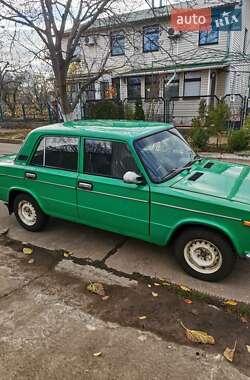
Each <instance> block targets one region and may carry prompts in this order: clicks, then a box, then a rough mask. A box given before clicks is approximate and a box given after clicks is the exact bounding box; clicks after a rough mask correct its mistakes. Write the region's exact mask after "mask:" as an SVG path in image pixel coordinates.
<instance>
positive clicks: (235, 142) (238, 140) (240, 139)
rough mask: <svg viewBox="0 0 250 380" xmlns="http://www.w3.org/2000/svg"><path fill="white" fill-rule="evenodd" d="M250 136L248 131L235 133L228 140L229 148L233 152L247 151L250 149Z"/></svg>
mask: <svg viewBox="0 0 250 380" xmlns="http://www.w3.org/2000/svg"><path fill="white" fill-rule="evenodd" d="M248 142H249V136H248V131H247V130H246V129H241V130H239V131H233V132H232V134H231V136H230V137H229V139H228V146H229V149H230V150H231V151H232V152H237V151H240V150H245V149H247V147H248Z"/></svg>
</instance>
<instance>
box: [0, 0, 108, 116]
mask: <svg viewBox="0 0 250 380" xmlns="http://www.w3.org/2000/svg"><path fill="white" fill-rule="evenodd" d="M114 3H115V2H114V0H87V1H84V0H77V1H72V0H61V1H59V0H55V1H53V2H52V1H51V0H39V1H29V2H28V3H24V2H17V1H15V0H8V1H7V0H0V15H1V16H0V19H2V20H4V21H5V22H6V23H8V24H9V25H13V26H14V27H15V28H19V27H20V26H21V27H22V28H26V29H27V30H29V29H30V30H31V31H32V33H35V34H36V36H37V37H38V39H39V43H38V45H39V46H40V51H44V48H45V49H46V51H47V53H48V58H49V60H50V62H51V65H52V69H53V73H54V77H55V85H56V92H57V95H58V97H59V99H60V104H61V109H62V113H63V117H64V119H65V120H70V119H71V118H72V112H73V110H74V108H75V106H76V104H77V102H78V101H79V96H80V93H81V92H83V91H84V89H85V88H87V87H88V86H89V84H90V83H92V82H93V81H95V80H96V79H98V78H99V77H100V76H101V75H103V73H104V72H105V63H106V60H107V58H108V57H104V58H103V60H102V63H101V66H100V67H99V71H98V73H95V75H94V76H92V77H91V78H89V80H88V81H86V82H85V83H84V84H83V85H82V87H81V88H80V91H79V96H78V98H77V99H75V101H74V103H73V104H71V103H70V102H69V100H68V97H67V76H68V71H69V67H70V64H71V62H72V59H73V58H74V54H75V50H76V49H77V47H78V44H79V41H80V38H81V36H82V35H83V34H84V33H86V32H87V31H88V29H89V28H90V27H91V26H92V25H93V24H94V23H95V22H96V20H97V19H98V18H99V17H100V16H102V17H103V16H105V15H106V16H107V15H108V14H109V12H110V10H111V9H112V6H113V4H114ZM66 32H67V37H68V38H67V44H66V45H63V39H64V36H65V33H66ZM36 54H38V52H36Z"/></svg>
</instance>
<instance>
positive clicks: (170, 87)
mask: <svg viewBox="0 0 250 380" xmlns="http://www.w3.org/2000/svg"><path fill="white" fill-rule="evenodd" d="M171 77H173V75H172V74H171V75H169V76H167V77H166V78H165V80H164V88H163V96H164V98H165V99H171V98H177V97H178V96H179V88H180V82H179V75H178V74H176V75H175V78H174V79H172V80H171V82H170V83H169V81H170V79H171Z"/></svg>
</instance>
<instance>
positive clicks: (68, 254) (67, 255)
mask: <svg viewBox="0 0 250 380" xmlns="http://www.w3.org/2000/svg"><path fill="white" fill-rule="evenodd" d="M72 255H73V253H72V252H63V256H64V257H70V256H72Z"/></svg>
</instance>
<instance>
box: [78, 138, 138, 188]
mask: <svg viewBox="0 0 250 380" xmlns="http://www.w3.org/2000/svg"><path fill="white" fill-rule="evenodd" d="M86 140H94V141H108V142H111V143H113V142H116V143H122V144H125V145H126V146H127V149H128V150H129V152H130V153H131V155H132V157H133V159H134V162H135V164H136V166H137V170H138V174H140V173H141V170H140V169H139V166H138V163H137V162H136V160H135V157H134V155H133V154H132V151H131V147H130V146H129V144H128V142H127V141H123V140H113V139H105V138H93V137H84V138H83V166H82V174H86V175H91V176H96V177H102V178H110V179H117V180H119V181H122V182H123V178H119V177H111V176H109V175H104V174H96V173H88V172H86V171H85V146H86Z"/></svg>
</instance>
